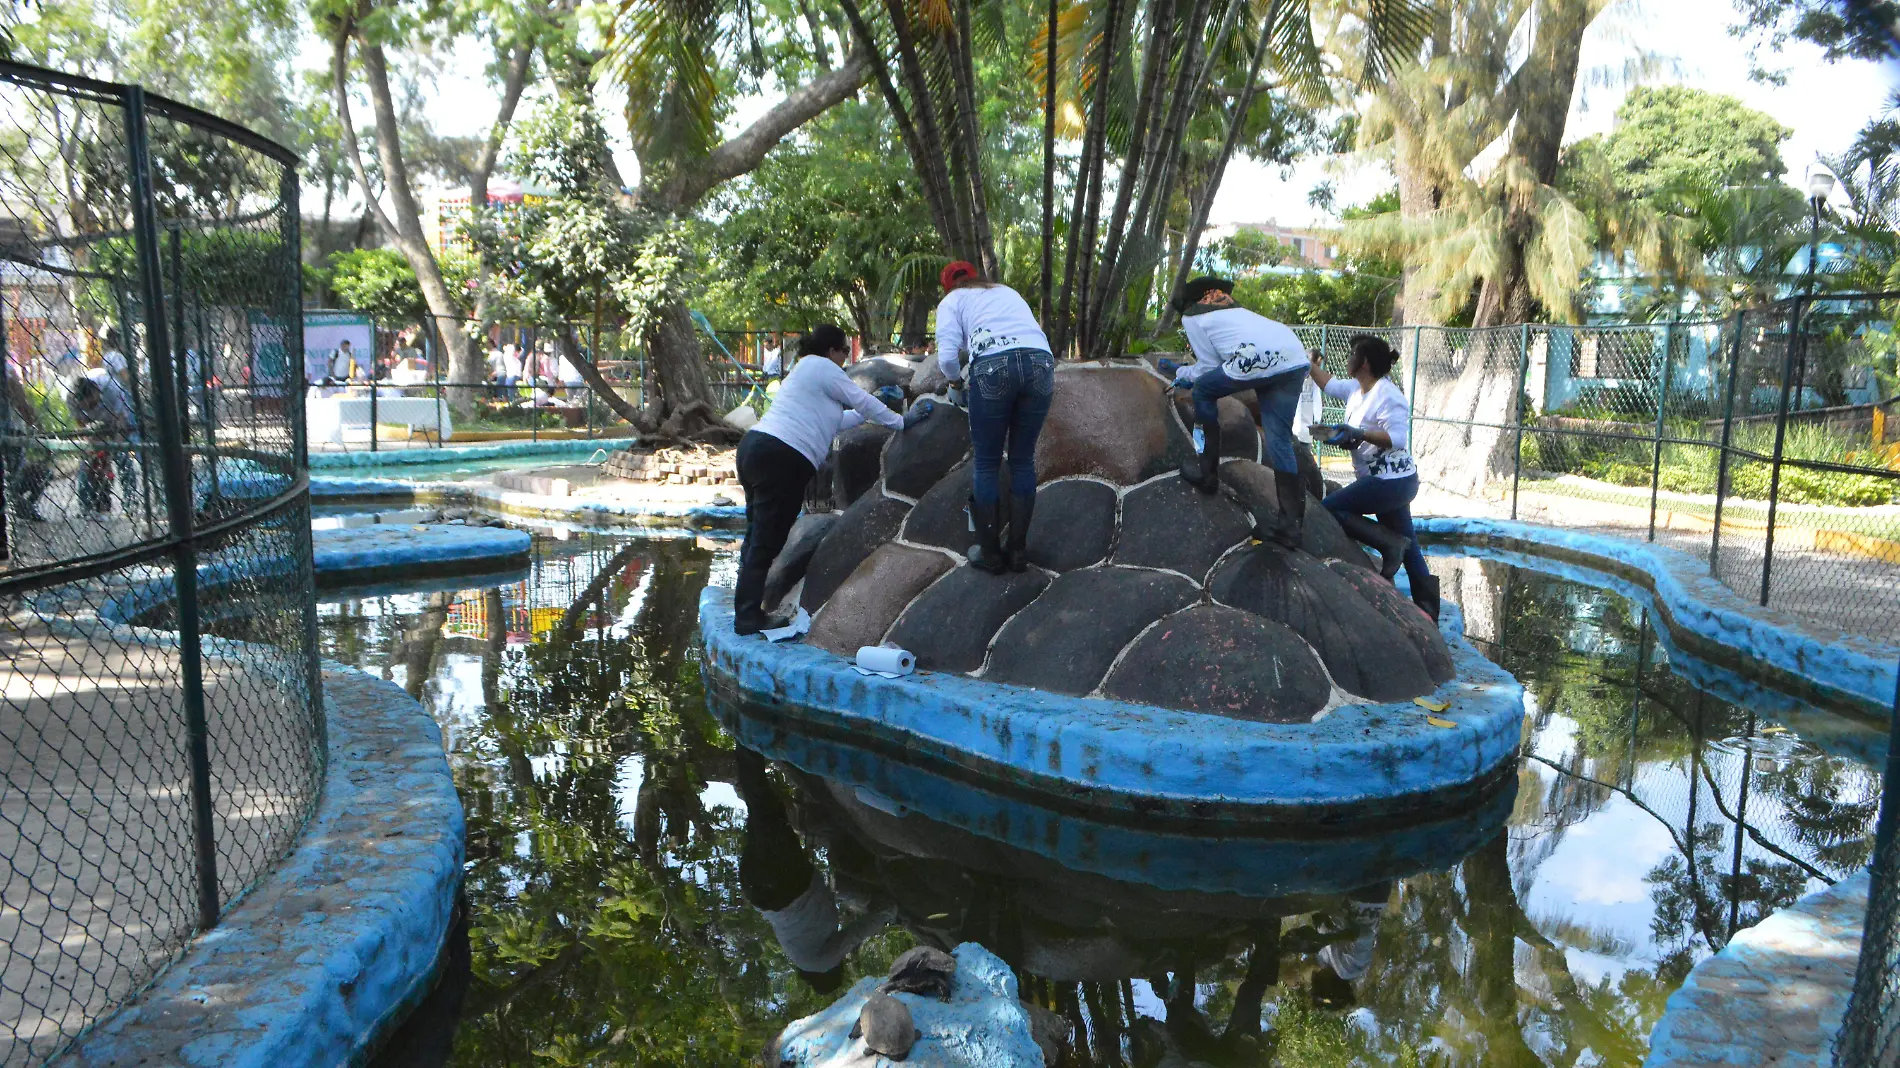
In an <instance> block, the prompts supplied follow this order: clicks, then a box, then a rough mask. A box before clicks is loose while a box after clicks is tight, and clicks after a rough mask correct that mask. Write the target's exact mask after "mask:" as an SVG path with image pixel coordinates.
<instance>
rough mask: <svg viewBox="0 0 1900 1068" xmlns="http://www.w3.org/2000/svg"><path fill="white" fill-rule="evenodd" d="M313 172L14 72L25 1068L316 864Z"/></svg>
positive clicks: (9, 206)
mask: <svg viewBox="0 0 1900 1068" xmlns="http://www.w3.org/2000/svg"><path fill="white" fill-rule="evenodd" d="M298 246H299V237H298V216H297V184H296V173H295V160H294V157H292V156H291V155H290V154H289V153H288V152H287V151H285V150H284V149H282V148H280V147H278V146H276V145H273V144H270V143H269V142H266V141H263V140H261V139H259V138H257V137H255V136H254V135H251V134H250V133H248V132H247V131H244V130H241V129H238V128H236V127H233V126H230V125H229V124H226V123H224V122H222V121H220V120H217V119H215V118H214V117H212V116H208V115H204V114H202V113H200V112H197V111H195V110H193V109H190V108H187V107H183V106H181V105H177V104H174V103H171V102H169V101H165V100H162V99H159V98H155V97H148V96H145V95H144V94H143V93H142V92H141V91H139V90H138V89H137V88H135V87H127V86H117V85H109V84H104V83H99V82H93V81H90V80H87V79H82V78H74V77H69V76H66V75H60V74H55V73H52V72H48V71H42V70H38V69H36V68H30V67H23V66H18V65H13V64H0V341H3V342H4V349H5V354H6V359H5V361H4V363H0V371H3V373H4V380H3V381H0V484H3V485H4V491H5V493H4V496H5V508H4V510H0V611H3V612H4V614H5V620H4V625H0V645H3V646H4V649H5V654H4V655H5V656H6V661H7V667H8V671H7V675H6V679H5V682H4V686H0V777H3V778H0V1064H5V1065H15V1064H29V1063H37V1062H39V1061H41V1060H44V1059H46V1058H48V1057H50V1056H53V1055H55V1054H57V1053H58V1052H59V1051H60V1050H61V1049H63V1048H64V1047H65V1046H67V1045H68V1044H69V1043H70V1042H71V1041H72V1040H73V1039H74V1038H75V1037H76V1036H78V1035H79V1034H81V1033H82V1032H83V1031H84V1030H85V1029H86V1028H87V1027H89V1026H91V1025H92V1024H94V1023H95V1022H97V1021H98V1020H100V1019H101V1018H102V1017H104V1016H105V1015H106V1014H108V1013H109V1012H110V1011H111V1010H112V1009H113V1008H114V1007H115V1006H117V1005H119V1004H120V1003H122V1002H123V1001H124V1000H125V999H126V998H127V997H129V996H130V995H131V994H133V993H134V992H136V991H137V990H138V989H139V988H140V987H141V986H142V985H143V984H144V983H146V982H148V981H149V980H150V979H151V978H152V977H153V976H154V975H156V974H157V972H158V971H159V970H160V969H161V968H163V967H164V965H165V964H166V963H167V962H169V961H170V960H172V959H173V958H174V957H175V956H176V955H177V954H178V953H179V952H180V951H181V950H182V949H183V948H184V947H185V945H186V944H187V943H188V941H189V940H190V939H191V937H192V936H193V935H194V934H195V933H196V932H197V931H199V930H200V929H201V928H203V927H204V926H207V925H209V924H211V923H215V922H216V919H217V917H218V915H219V914H220V912H222V911H223V909H225V908H226V907H228V906H229V904H230V903H231V902H232V900H233V899H235V898H236V897H238V896H239V895H241V894H242V893H244V892H245V891H246V890H247V889H248V888H250V887H251V886H253V885H254V884H255V883H256V882H257V880H258V879H259V878H261V877H262V876H263V875H264V874H265V872H266V871H267V870H268V869H269V867H270V866H271V864H272V863H274V862H275V861H276V860H277V859H278V858H279V857H281V856H282V855H283V854H284V853H285V852H286V851H287V850H288V849H289V848H290V846H291V844H292V843H293V842H294V840H295V838H296V836H297V834H298V832H299V831H300V830H301V828H302V826H303V824H304V822H305V820H306V819H307V818H308V816H309V814H310V812H311V810H312V808H313V806H314V804H315V801H316V798H317V794H318V790H319V787H320V784H321V777H322V771H323V748H322V719H321V710H320V695H319V692H318V688H317V677H318V676H317V670H316V669H317V661H316V659H315V649H316V646H315V639H314V624H315V615H314V604H313V602H312V600H311V594H310V590H311V588H312V583H311V556H310V516H309V496H308V485H307V481H306V478H305V470H304V461H303V443H302V440H301V429H300V426H301V400H302V392H301V390H300V389H297V388H295V387H296V386H297V385H298V384H299V383H300V379H301V362H302V351H301V331H300V330H299V329H298V316H299V306H300V303H301V296H300V293H301V290H300V274H299V272H300V267H299V256H298Z"/></svg>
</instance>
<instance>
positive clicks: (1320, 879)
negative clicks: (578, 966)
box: [714, 704, 1517, 907]
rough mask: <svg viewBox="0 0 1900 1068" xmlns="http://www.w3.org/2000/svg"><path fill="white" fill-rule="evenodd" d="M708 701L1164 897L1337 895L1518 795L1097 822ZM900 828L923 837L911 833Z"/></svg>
mask: <svg viewBox="0 0 1900 1068" xmlns="http://www.w3.org/2000/svg"><path fill="white" fill-rule="evenodd" d="M714 707H715V711H716V712H717V713H718V714H719V717H720V720H721V722H722V724H723V725H724V726H725V728H726V729H727V731H729V732H730V733H731V734H732V736H733V738H734V740H735V741H737V742H738V743H739V744H740V745H743V746H745V747H747V748H749V749H752V750H754V751H756V752H758V753H761V754H763V755H764V756H765V757H766V758H768V759H771V760H776V761H782V762H784V763H787V764H790V765H792V766H794V767H796V768H798V769H799V770H801V771H803V772H805V773H807V774H810V775H813V776H817V777H818V778H821V779H825V780H827V781H830V782H832V783H837V784H842V785H845V786H849V787H852V788H854V789H855V790H858V791H868V792H869V793H871V794H873V795H876V797H877V798H878V799H880V800H879V803H878V806H877V807H880V808H882V809H883V810H885V811H889V810H890V809H891V808H892V807H901V809H902V810H903V811H904V813H905V815H916V816H919V817H922V818H923V819H924V820H928V821H930V823H932V824H937V825H941V826H943V827H946V828H949V829H951V830H952V831H956V832H962V833H966V834H970V835H974V836H976V837H978V838H983V839H988V840H989V841H992V842H996V843H1000V844H1001V845H1003V846H1005V847H1007V848H1009V849H1013V850H1020V851H1023V852H1025V853H1028V854H1033V855H1034V857H1036V858H1041V859H1042V860H1044V861H1047V862H1050V863H1053V864H1056V865H1058V866H1059V867H1061V868H1063V869H1066V870H1068V871H1081V872H1089V873H1092V874H1095V875H1099V876H1102V877H1104V878H1107V879H1111V880H1116V881H1119V882H1123V883H1128V884H1131V885H1134V886H1139V887H1143V888H1152V889H1155V890H1160V891H1164V892H1169V893H1178V892H1188V893H1205V894H1221V895H1230V894H1231V895H1236V896H1238V897H1241V898H1248V899H1253V900H1262V899H1270V898H1284V897H1290V896H1294V895H1300V894H1331V893H1344V892H1346V891H1348V890H1352V889H1355V888H1357V887H1361V886H1367V885H1370V884H1372V883H1375V882H1380V881H1383V880H1387V879H1397V878H1404V877H1406V876H1410V875H1416V874H1419V873H1420V872H1426V871H1441V870H1444V869H1446V868H1449V867H1451V866H1452V865H1453V864H1456V863H1457V862H1458V861H1459V860H1461V859H1463V858H1464V857H1465V856H1467V855H1469V854H1470V853H1471V852H1472V851H1473V850H1475V849H1477V848H1478V847H1479V846H1481V845H1483V844H1484V842H1486V841H1488V840H1489V839H1490V838H1492V837H1493V836H1495V835H1496V834H1497V832H1498V831H1500V830H1502V829H1503V827H1504V825H1505V822H1506V820H1507V819H1508V818H1509V816H1510V814H1511V809H1512V807H1513V805H1514V804H1515V801H1516V797H1517V779H1516V777H1515V776H1507V777H1505V778H1504V779H1503V780H1502V781H1500V782H1499V783H1498V788H1497V789H1496V790H1495V791H1494V792H1493V793H1491V794H1490V795H1489V796H1486V797H1482V798H1480V799H1479V800H1478V801H1477V802H1476V803H1475V804H1472V805H1469V806H1458V807H1455V808H1453V807H1449V806H1431V807H1429V808H1428V809H1427V810H1426V811H1425V812H1423V813H1421V814H1420V816H1419V822H1408V823H1405V824H1402V825H1392V826H1378V827H1370V828H1345V827H1340V826H1338V825H1336V824H1331V823H1327V824H1322V825H1318V826H1310V827H1309V826H1301V825H1289V824H1287V823H1278V822H1276V823H1269V824H1265V825H1260V824H1258V823H1256V824H1252V825H1248V826H1245V827H1235V826H1233V825H1231V824H1227V823H1220V824H1216V825H1212V826H1210V825H1208V824H1207V823H1205V822H1198V821H1197V822H1195V823H1192V824H1181V825H1177V824H1175V823H1172V822H1167V821H1163V822H1156V821H1153V820H1147V819H1142V820H1115V819H1103V818H1100V814H1099V813H1095V812H1089V811H1070V809H1071V808H1072V807H1073V806H1068V805H1064V804H1060V803H1056V804H1051V803H1050V802H1049V800H1048V798H1047V796H1046V795H1040V794H1036V793H1034V792H1032V791H1028V790H1020V789H1008V788H998V787H997V786H996V784H994V783H993V782H985V781H980V780H978V779H977V777H976V776H972V775H970V774H969V772H968V769H967V768H964V767H962V766H959V765H944V764H942V763H941V762H934V761H929V760H920V759H914V758H913V759H888V758H887V757H886V755H885V754H882V753H880V752H878V751H877V750H876V749H875V748H874V747H869V746H866V745H864V744H863V740H862V739H858V738H824V737H819V736H816V735H813V734H809V733H806V732H803V731H801V730H799V729H797V727H795V726H792V725H789V724H786V723H783V722H781V721H779V720H776V719H772V718H767V717H756V716H752V715H748V714H746V712H745V711H744V710H741V709H737V708H729V707H720V706H719V705H717V704H715V706H714ZM860 799H862V796H861V795H860ZM908 833H911V834H913V835H928V834H929V832H928V831H927V830H923V829H918V828H913V829H912V830H911V831H910V832H908ZM1031 862H1032V863H1033V861H1031ZM1183 907H1185V906H1183Z"/></svg>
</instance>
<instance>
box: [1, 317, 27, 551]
mask: <svg viewBox="0 0 1900 1068" xmlns="http://www.w3.org/2000/svg"><path fill="white" fill-rule="evenodd" d="M7 351H8V350H7V302H6V300H5V299H4V297H3V296H0V560H6V559H9V558H11V557H12V555H13V549H12V546H11V545H10V544H9V543H8V541H7V522H8V517H7V509H8V508H9V507H11V502H12V495H11V494H9V493H8V492H7V489H8V487H9V486H10V485H11V484H12V483H11V480H12V479H13V478H14V477H15V475H16V473H15V472H11V471H8V470H7V454H8V452H9V451H10V450H11V449H12V448H13V381H12V378H13V368H11V367H9V366H7ZM20 399H22V400H25V399H26V384H25V383H21V384H20ZM21 458H22V459H24V458H25V450H24V449H23V450H21Z"/></svg>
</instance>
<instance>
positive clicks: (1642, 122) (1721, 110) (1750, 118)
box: [1572, 85, 1799, 201]
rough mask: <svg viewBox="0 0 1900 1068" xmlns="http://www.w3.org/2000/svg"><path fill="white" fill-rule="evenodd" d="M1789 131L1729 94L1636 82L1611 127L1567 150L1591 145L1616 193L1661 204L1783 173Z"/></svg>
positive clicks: (1765, 181)
mask: <svg viewBox="0 0 1900 1068" xmlns="http://www.w3.org/2000/svg"><path fill="white" fill-rule="evenodd" d="M1793 134H1794V131H1793V130H1790V129H1789V128H1788V127H1786V126H1783V125H1781V124H1780V123H1779V122H1776V121H1775V120H1774V119H1773V118H1771V117H1770V116H1768V115H1766V114H1764V113H1762V112H1759V111H1756V110H1755V109H1753V108H1750V107H1748V106H1747V105H1745V104H1743V103H1742V102H1741V101H1740V100H1737V99H1736V98H1734V97H1732V96H1728V95H1725V94H1722V93H1711V92H1707V91H1705V90H1702V89H1692V88H1690V87H1688V86H1684V85H1665V86H1637V87H1636V88H1634V89H1632V90H1630V93H1629V96H1627V97H1625V98H1624V100H1623V103H1622V105H1621V106H1620V107H1618V108H1617V109H1616V126H1615V128H1614V129H1613V130H1611V131H1610V133H1608V134H1605V135H1600V136H1599V137H1596V138H1586V139H1585V141H1583V142H1579V143H1578V145H1576V146H1572V151H1581V150H1583V149H1582V146H1583V145H1585V144H1588V143H1591V142H1595V143H1596V145H1597V146H1598V147H1600V148H1601V150H1602V152H1603V154H1604V156H1605V157H1606V159H1607V160H1608V162H1609V164H1610V165H1611V166H1612V167H1613V168H1615V170H1616V174H1617V189H1618V191H1619V192H1621V193H1623V194H1624V195H1626V196H1633V197H1642V198H1644V199H1660V200H1664V201H1666V200H1668V199H1669V198H1671V197H1673V196H1679V195H1680V194H1681V193H1682V192H1683V191H1685V190H1694V189H1723V188H1727V187H1730V186H1755V185H1767V184H1768V183H1771V182H1779V181H1780V179H1781V176H1782V174H1784V173H1785V172H1786V171H1787V166H1786V165H1785V164H1783V163H1782V160H1781V147H1780V146H1781V143H1782V142H1783V141H1786V140H1787V139H1788V138H1789V137H1791V136H1792V135H1793ZM1788 191H1789V192H1790V193H1791V194H1792V193H1794V190H1793V189H1792V188H1790V189H1789V190H1788ZM1795 195H1796V196H1797V197H1798V196H1799V194H1795Z"/></svg>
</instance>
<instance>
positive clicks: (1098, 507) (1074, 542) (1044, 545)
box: [1025, 478, 1120, 571]
mask: <svg viewBox="0 0 1900 1068" xmlns="http://www.w3.org/2000/svg"><path fill="white" fill-rule="evenodd" d="M1119 508H1120V502H1119V501H1118V500H1117V498H1116V494H1115V489H1114V487H1112V486H1108V485H1104V484H1103V483H1100V482H1097V481H1095V480H1093V479H1087V478H1064V479H1058V480H1057V481H1054V482H1050V483H1047V484H1045V485H1043V486H1041V487H1040V488H1038V489H1037V490H1036V517H1035V518H1034V519H1033V520H1031V521H1030V524H1029V544H1028V545H1027V546H1026V547H1025V551H1026V554H1027V556H1028V557H1029V562H1030V563H1032V564H1035V565H1036V566H1037V567H1046V568H1048V569H1049V570H1051V571H1074V570H1075V569H1076V568H1078V567H1088V566H1089V565H1090V564H1099V563H1101V562H1102V560H1103V558H1105V557H1106V556H1108V549H1109V546H1110V545H1113V544H1114V541H1115V514H1116V512H1117V511H1118V510H1119Z"/></svg>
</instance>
